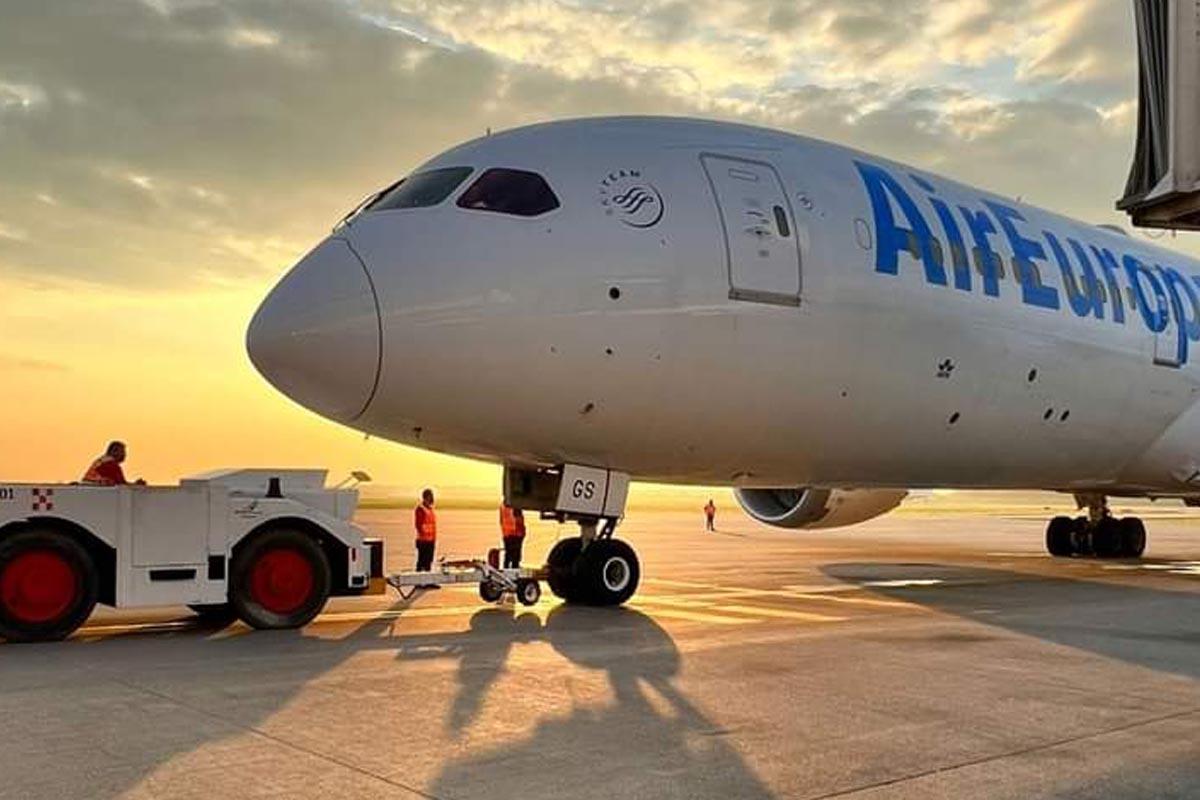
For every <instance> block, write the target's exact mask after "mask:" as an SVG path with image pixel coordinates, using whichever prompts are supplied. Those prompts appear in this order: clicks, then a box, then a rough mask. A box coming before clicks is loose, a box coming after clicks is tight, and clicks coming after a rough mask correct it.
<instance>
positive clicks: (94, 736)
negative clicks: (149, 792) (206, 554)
mask: <svg viewBox="0 0 1200 800" xmlns="http://www.w3.org/2000/svg"><path fill="white" fill-rule="evenodd" d="M403 607H404V606H403V605H397V606H394V607H393V608H394V609H395V610H401V616H400V617H399V619H396V618H391V617H389V618H386V619H382V618H381V619H379V620H370V621H368V622H366V623H364V624H363V625H361V626H360V627H358V628H356V629H354V631H353V632H352V633H350V634H349V635H347V636H345V637H343V638H340V639H336V640H330V639H322V638H317V637H312V636H305V635H304V634H303V633H301V632H291V631H280V632H270V633H253V634H247V635H235V636H225V635H223V634H220V633H219V632H216V631H213V630H212V629H209V631H208V635H196V634H197V633H198V632H199V633H204V632H203V631H197V630H195V629H192V630H189V631H184V632H180V633H175V634H161V633H160V634H154V635H136V634H135V635H124V636H113V637H106V638H103V639H100V640H96V641H89V642H69V643H64V644H51V645H33V646H22V647H19V648H9V647H5V648H4V663H3V664H2V665H0V666H2V667H3V670H2V671H0V682H6V683H8V687H9V690H8V691H6V692H5V693H0V713H4V714H5V715H8V714H9V713H12V714H15V713H17V712H19V711H20V710H22V709H23V710H24V711H25V712H26V713H28V712H29V710H30V709H31V707H32V710H34V711H36V712H37V713H36V714H35V715H33V716H34V718H33V719H32V720H31V722H30V723H29V724H28V725H26V726H24V727H18V726H5V727H4V728H0V773H7V774H8V775H10V776H11V778H6V780H5V781H4V782H3V785H0V798H7V797H22V798H26V797H76V796H79V797H82V796H88V797H116V796H119V795H122V794H124V793H126V792H128V791H129V790H131V789H133V788H134V787H139V788H141V789H143V790H144V789H145V788H146V787H147V786H153V787H154V790H155V791H156V792H162V791H166V792H168V793H169V792H170V791H171V786H172V785H173V784H174V785H177V786H179V787H186V786H191V787H194V786H195V782H196V781H197V780H201V781H203V780H205V778H204V775H205V773H204V772H203V771H201V772H200V773H199V774H192V773H193V770H195V769H196V766H195V763H194V762H199V763H200V764H204V763H206V762H208V763H211V762H212V759H213V758H221V756H218V755H216V754H217V753H219V752H220V751H221V750H222V749H224V748H227V747H238V748H241V749H242V750H243V753H244V752H245V748H250V749H251V750H254V749H255V748H258V749H262V748H267V750H268V751H270V752H273V753H274V755H271V756H269V757H270V758H274V759H282V762H283V763H285V764H286V763H289V762H290V763H294V764H295V765H296V769H295V770H294V774H293V775H292V777H290V778H289V780H292V781H294V782H296V784H297V786H296V788H297V791H296V792H295V796H301V795H304V794H305V790H306V789H310V788H311V786H312V783H311V782H312V781H314V780H317V779H318V777H317V776H320V775H321V774H322V773H324V772H328V770H330V769H337V767H336V766H335V765H334V764H323V762H321V761H319V760H315V759H313V758H312V756H313V755H315V754H314V753H313V745H312V744H310V743H311V742H313V741H314V740H315V738H316V737H319V736H321V735H322V734H321V733H320V731H319V730H316V729H315V728H314V729H311V730H303V729H301V730H299V731H295V732H293V730H292V729H291V728H290V727H289V726H287V725H286V723H280V722H277V723H276V724H275V725H272V724H271V718H272V717H273V716H274V715H275V714H277V713H278V712H280V711H282V710H283V709H284V708H285V707H288V706H289V704H291V703H293V702H295V701H296V700H297V697H298V696H299V695H300V694H301V693H302V692H303V691H304V690H305V689H306V688H307V687H309V686H310V685H312V686H314V687H316V689H317V696H318V697H319V696H320V694H321V689H320V687H321V685H322V679H323V678H325V677H326V676H328V677H329V678H330V680H333V681H345V680H347V678H345V677H338V676H336V675H333V676H329V673H331V672H332V671H334V670H335V669H336V668H338V667H339V666H340V665H342V664H343V663H345V662H347V661H348V660H349V659H351V658H353V657H355V656H356V655H358V654H361V653H365V652H368V651H373V650H395V651H397V652H396V658H397V659H398V660H399V661H400V662H404V661H408V660H413V661H414V662H417V661H420V660H422V659H430V658H456V659H457V660H458V664H457V668H456V669H457V688H456V693H455V694H454V696H453V699H452V701H451V703H450V705H449V709H448V711H447V713H446V718H445V720H444V722H443V729H442V731H441V734H444V735H445V738H447V739H448V740H449V741H450V742H453V741H456V740H458V741H459V742H460V743H462V741H463V740H464V739H471V740H473V741H474V742H475V744H474V745H473V746H470V747H465V746H450V747H446V748H445V749H444V750H443V749H440V748H435V750H436V752H439V753H445V755H444V756H438V758H440V759H441V761H442V763H440V764H438V765H437V771H436V775H435V777H434V778H433V779H432V781H428V780H427V781H424V782H428V786H427V787H413V788H420V790H421V791H422V792H428V793H429V794H430V795H432V796H433V797H438V798H446V797H453V798H468V797H522V798H534V797H554V798H556V799H557V798H561V797H571V798H580V799H583V798H591V797H595V798H605V800H609V798H613V797H635V796H636V797H655V798H660V797H661V798H673V797H677V798H688V800H691V798H694V797H697V796H721V797H737V798H747V799H748V800H757V799H758V798H770V797H772V794H771V793H770V792H769V791H768V789H767V788H766V787H765V786H764V785H763V784H762V783H761V781H760V780H759V779H758V778H757V777H756V776H755V775H754V773H753V772H752V771H751V769H750V768H749V767H748V766H747V765H746V763H745V762H744V761H743V759H742V758H741V756H740V755H739V754H738V753H737V751H736V750H735V749H734V748H733V747H732V746H731V745H730V744H729V742H728V741H727V740H725V738H724V736H723V733H724V731H722V730H721V729H720V728H719V726H717V725H716V724H715V723H714V722H713V721H711V720H709V719H707V718H706V717H705V714H704V713H703V711H701V710H700V709H699V708H697V707H696V706H695V705H693V704H692V703H691V702H690V701H689V700H688V699H687V698H686V697H685V696H684V695H683V694H682V693H681V692H680V691H679V689H678V688H677V687H676V685H675V678H676V676H677V674H678V672H679V669H680V664H681V656H680V653H679V650H678V649H677V648H676V646H675V643H674V641H673V640H672V639H671V636H670V635H669V634H668V633H667V632H666V631H665V630H664V629H662V628H661V627H659V625H657V624H656V623H655V622H654V621H653V620H652V619H651V618H649V617H648V616H646V615H644V614H642V613H639V612H637V611H634V610H631V609H623V608H621V609H594V608H579V607H573V606H567V605H561V606H556V607H553V608H552V609H551V610H550V611H549V613H548V614H546V617H545V620H544V622H543V621H542V620H541V619H540V618H539V616H538V615H537V614H536V613H531V612H524V613H517V614H516V615H515V616H514V613H513V610H512V609H506V608H504V607H500V608H496V607H488V608H484V609H482V610H480V611H479V612H477V613H475V614H474V616H473V617H472V618H471V621H470V627H469V629H468V630H466V631H463V632H450V633H429V634H414V635H411V636H406V635H404V634H403V633H399V632H398V630H402V629H400V628H398V627H396V626H402V625H403V623H404V619H403V613H402V609H403ZM533 642H538V643H546V644H549V645H550V647H551V648H552V649H553V650H554V651H555V653H557V654H559V655H561V656H562V657H563V658H565V659H566V660H567V661H568V662H570V663H571V664H572V665H573V666H575V667H582V668H584V669H586V670H590V671H598V672H599V674H600V677H602V679H603V681H606V682H607V684H608V687H609V688H610V689H611V695H610V696H605V697H603V698H602V701H596V702H589V703H586V704H577V703H575V702H573V695H574V692H573V688H572V682H573V681H574V680H575V679H574V678H571V677H568V678H567V679H566V680H565V681H562V682H561V683H560V684H558V685H556V684H553V683H549V682H546V683H544V684H543V685H541V688H540V701H541V702H543V703H545V704H547V705H553V707H554V708H555V709H557V710H556V711H554V712H552V713H541V712H539V710H538V708H539V706H538V705H537V704H536V703H534V704H532V705H533V707H529V706H528V705H524V704H522V699H521V698H520V697H515V698H507V697H506V698H499V699H500V700H501V701H502V702H506V703H515V704H516V707H517V708H519V709H522V710H521V711H520V713H519V716H520V717H521V718H522V719H525V720H527V721H528V720H532V721H533V728H532V730H533V733H532V735H531V736H527V735H519V734H513V736H511V737H509V736H500V737H496V738H494V739H492V738H489V737H490V729H487V728H484V729H483V730H482V731H477V732H473V731H471V728H472V726H473V724H474V723H475V722H476V721H477V720H478V718H479V715H480V711H481V708H483V706H484V704H485V703H487V702H488V699H489V695H490V694H491V693H492V692H493V691H495V689H496V683H497V680H498V678H500V677H501V676H502V675H504V674H505V672H506V671H508V670H510V669H512V667H510V666H509V665H508V661H509V656H510V654H511V652H512V650H513V648H514V646H515V645H517V644H519V643H533ZM46 659H53V660H54V662H55V664H56V666H55V670H56V671H55V675H54V677H53V678H52V679H47V678H45V677H43V676H42V675H41V674H40V673H41V671H42V669H43V668H44V667H45V665H46ZM64 662H66V663H65V664H64ZM360 670H361V668H360ZM417 672H418V673H419V670H418V671H417ZM191 676H195V678H196V679H195V680H192V679H191ZM214 676H217V677H214ZM592 677H596V673H595V672H593V673H592ZM395 679H396V672H395V670H394V669H393V670H391V671H390V672H389V673H388V675H387V676H386V677H384V676H380V677H379V678H371V677H368V678H365V679H364V680H366V681H367V682H370V681H372V680H377V681H378V682H379V683H380V684H388V685H390V682H392V681H394V680H395ZM417 679H419V678H414V680H417ZM47 683H49V685H47ZM560 687H561V688H560ZM23 688H25V690H26V691H28V692H31V694H25V695H24V696H22V689H23ZM360 689H365V696H367V697H369V696H370V695H371V693H372V691H373V690H374V689H375V686H373V685H368V686H366V687H360ZM381 691H385V692H386V691H387V689H386V686H385V687H384V688H382V689H381ZM336 701H337V702H338V703H344V702H345V696H344V695H339V696H338V697H337V698H336ZM309 702H313V701H312V699H311V696H310V698H309ZM317 702H323V701H317ZM367 702H369V700H368V701H367ZM89 705H90V706H92V707H94V711H93V712H91V715H90V716H89V715H88V714H87V713H85V714H83V716H82V717H81V716H80V710H79V709H80V707H83V708H85V709H86V708H87V707H88V706H89ZM6 706H7V707H6ZM435 707H437V704H436V703H435ZM563 708H566V709H567V711H566V716H563V712H562V709H563ZM379 713H380V714H391V715H395V714H397V713H399V712H398V711H397V710H396V709H395V708H388V709H387V710H386V711H385V710H384V709H383V708H382V707H381V708H380V709H379ZM375 718H376V719H379V718H380V717H379V716H378V715H377V716H376V717H375ZM364 724H365V723H364ZM434 724H435V725H436V723H434ZM80 728H82V729H83V730H81V731H80V732H79V733H78V734H77V735H78V737H79V740H80V741H79V743H78V744H76V745H73V744H72V737H73V736H75V735H76V734H74V731H75V730H76V729H80ZM281 728H283V730H280V729H281ZM370 730H371V731H372V733H371V738H373V739H374V741H375V743H376V744H375V745H371V746H372V747H376V746H377V747H380V748H383V750H381V752H384V751H387V750H389V749H390V750H393V751H396V752H398V753H403V752H404V751H405V748H406V747H407V745H406V744H405V742H406V741H408V739H407V738H406V737H409V736H411V730H401V729H400V727H399V726H397V727H395V728H393V727H392V726H389V725H384V726H383V727H382V729H381V728H380V726H379V725H378V724H372V725H371V726H370ZM68 732H71V735H70V736H68V735H66V734H67V733H68ZM441 734H439V735H441ZM467 734H473V735H469V736H468V735H467ZM247 736H249V737H250V738H249V739H247V738H246V737H247ZM293 738H295V739H296V740H297V742H298V749H300V750H303V751H304V752H303V753H301V752H296V751H295V750H288V749H285V748H284V747H281V746H280V745H286V744H287V743H288V742H289V740H292V739H293ZM354 738H355V735H353V734H350V733H346V732H343V733H341V734H340V738H338V739H337V740H336V741H331V742H329V743H327V744H328V745H329V746H330V747H331V749H332V750H333V751H335V752H340V753H345V752H346V751H347V750H348V749H352V748H353V746H355V745H356V744H361V743H356V742H354V741H349V742H348V741H347V739H351V740H353V739H354ZM97 740H99V741H101V742H102V746H101V747H97V746H96V744H95V743H96V741H97ZM233 740H236V743H235V742H234V741H233ZM481 740H482V741H481ZM49 745H53V746H54V748H55V750H57V751H58V752H55V753H47V752H46V750H47V747H48V746H49ZM72 748H75V749H74V750H72ZM202 748H215V749H212V750H208V751H207V752H206V753H205V754H196V755H195V756H194V758H193V754H195V753H196V751H199V750H201V749H202ZM323 749H325V746H317V747H316V750H317V751H320V750H323ZM23 752H24V753H27V754H28V755H27V756H24V757H23V756H22V755H21V754H22V753H23ZM5 753H7V755H5ZM231 755H232V751H231ZM244 757H245V756H244V755H243V756H242V758H244ZM264 757H267V756H266V755H265V754H264ZM22 758H25V759H28V758H36V759H38V760H39V761H40V763H41V766H42V768H41V769H21V768H23V767H26V766H27V765H28V766H32V763H31V762H29V761H23V760H22ZM343 758H344V756H338V757H337V759H335V760H336V761H338V763H341V760H342V759H343ZM230 764H231V766H230V767H229V769H230V770H232V771H231V772H229V775H238V774H241V773H242V772H244V771H245V770H246V763H245V761H244V760H241V758H237V757H235V758H234V760H233V761H232V762H230ZM47 767H48V769H47ZM395 767H396V769H397V772H396V773H395V775H394V776H393V780H395V781H397V782H399V783H400V784H401V785H410V784H409V780H408V779H407V778H406V776H405V772H406V769H405V767H404V759H403V758H401V759H400V760H399V763H396V764H395ZM306 771H307V777H305V775H306ZM288 772H289V773H290V772H293V770H290V769H289V770H288ZM18 773H19V774H18ZM243 777H244V778H245V779H246V780H250V779H251V776H250V775H244V776H243ZM228 779H229V778H227V780H228ZM306 780H307V781H308V783H305V782H304V781H306ZM218 783H220V781H219V780H218ZM223 785H225V786H226V787H227V786H228V784H223ZM360 786H361V784H360ZM215 788H216V787H214V789H215ZM281 788H282V787H281Z"/></svg>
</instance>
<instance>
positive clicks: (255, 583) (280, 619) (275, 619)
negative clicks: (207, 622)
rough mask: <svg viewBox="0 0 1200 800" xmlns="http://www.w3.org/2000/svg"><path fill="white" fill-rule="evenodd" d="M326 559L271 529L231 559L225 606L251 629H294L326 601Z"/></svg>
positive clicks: (301, 537) (307, 542)
mask: <svg viewBox="0 0 1200 800" xmlns="http://www.w3.org/2000/svg"><path fill="white" fill-rule="evenodd" d="M330 583H331V578H330V571H329V559H328V558H327V557H326V556H325V551H324V550H322V549H321V546H320V545H319V544H317V543H316V542H315V541H314V540H313V539H312V537H310V536H306V535H305V534H303V533H300V532H299V531H296V530H291V529H288V528H276V529H273V530H269V531H267V532H266V533H263V534H261V535H258V536H256V537H254V538H253V539H251V540H250V541H249V542H248V543H246V544H245V546H244V547H242V548H241V549H240V550H238V551H237V552H235V553H234V556H233V562H232V565H231V568H230V590H229V601H230V604H231V605H232V606H233V609H234V611H235V612H236V613H237V616H238V617H239V618H241V619H242V621H244V622H245V623H246V624H247V625H249V626H251V627H253V628H260V629H265V630H270V629H278V628H299V627H302V626H304V625H307V624H308V623H309V622H311V621H312V619H313V617H315V616H317V614H319V613H321V609H322V608H324V607H325V602H326V601H327V600H328V599H329V589H330Z"/></svg>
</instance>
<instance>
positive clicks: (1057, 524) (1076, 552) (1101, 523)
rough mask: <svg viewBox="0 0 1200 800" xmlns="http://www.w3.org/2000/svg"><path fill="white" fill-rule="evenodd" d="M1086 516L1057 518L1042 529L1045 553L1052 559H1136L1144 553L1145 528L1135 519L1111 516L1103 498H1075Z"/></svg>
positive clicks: (1102, 496)
mask: <svg viewBox="0 0 1200 800" xmlns="http://www.w3.org/2000/svg"><path fill="white" fill-rule="evenodd" d="M1076 500H1077V502H1078V503H1079V506H1080V507H1081V508H1083V507H1085V506H1086V507H1087V510H1088V514H1087V516H1086V517H1075V518H1071V517H1065V516H1059V517H1055V518H1054V519H1052V520H1050V523H1049V524H1048V525H1047V526H1046V550H1047V551H1048V552H1049V553H1050V555H1052V556H1063V557H1066V556H1095V557H1096V558H1140V557H1141V555H1142V553H1144V552H1145V550H1146V526H1145V525H1144V524H1143V523H1142V521H1141V520H1140V519H1139V518H1137V517H1120V518H1118V517H1114V516H1112V513H1111V512H1110V511H1109V509H1108V502H1107V499H1106V498H1105V496H1104V495H1101V494H1087V495H1077V496H1076Z"/></svg>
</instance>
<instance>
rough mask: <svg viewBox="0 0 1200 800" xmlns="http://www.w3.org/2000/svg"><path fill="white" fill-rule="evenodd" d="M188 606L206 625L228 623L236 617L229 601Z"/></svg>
mask: <svg viewBox="0 0 1200 800" xmlns="http://www.w3.org/2000/svg"><path fill="white" fill-rule="evenodd" d="M188 608H189V609H191V611H192V613H193V614H195V615H196V616H197V617H199V618H200V621H201V622H203V623H205V624H208V625H228V624H229V623H230V622H233V621H234V620H235V619H237V612H236V611H234V610H233V606H232V605H230V604H229V603H204V604H196V605H189V606H188Z"/></svg>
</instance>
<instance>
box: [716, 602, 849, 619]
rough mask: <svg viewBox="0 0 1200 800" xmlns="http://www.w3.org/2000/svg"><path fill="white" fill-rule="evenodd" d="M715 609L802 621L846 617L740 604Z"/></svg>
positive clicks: (720, 606)
mask: <svg viewBox="0 0 1200 800" xmlns="http://www.w3.org/2000/svg"><path fill="white" fill-rule="evenodd" d="M715 610H716V611H723V612H732V613H734V614H752V615H755V616H763V617H775V618H777V619H795V620H801V621H802V622H845V621H846V619H847V618H846V617H831V616H829V615H828V614H814V613H812V612H810V611H791V610H789V609H786V608H776V607H774V606H769V607H768V606H742V605H719V606H717V607H716V609H715Z"/></svg>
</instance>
